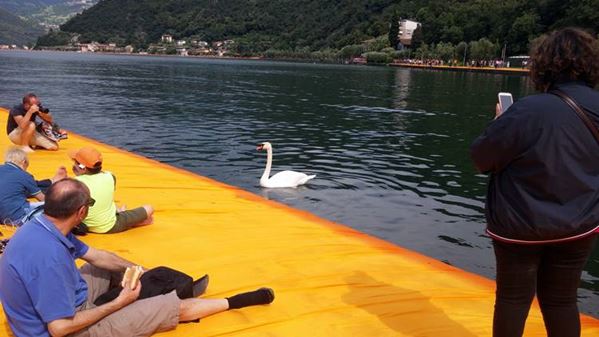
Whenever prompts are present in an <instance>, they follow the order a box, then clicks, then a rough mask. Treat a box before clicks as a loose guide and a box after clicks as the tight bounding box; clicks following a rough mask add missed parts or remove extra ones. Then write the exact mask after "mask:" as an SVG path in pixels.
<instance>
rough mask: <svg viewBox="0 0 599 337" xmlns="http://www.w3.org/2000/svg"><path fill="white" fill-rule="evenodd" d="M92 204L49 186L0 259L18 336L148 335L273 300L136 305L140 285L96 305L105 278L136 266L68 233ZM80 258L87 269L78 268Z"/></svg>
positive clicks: (1, 285)
mask: <svg viewBox="0 0 599 337" xmlns="http://www.w3.org/2000/svg"><path fill="white" fill-rule="evenodd" d="M93 203H94V200H93V199H92V198H91V197H90V194H89V190H88V188H87V187H86V186H85V185H84V184H83V183H81V182H79V181H77V180H74V179H64V180H61V181H59V182H57V183H54V184H53V185H52V186H51V187H50V188H49V189H48V192H47V193H46V203H45V205H44V214H43V215H40V216H39V217H37V218H35V219H33V220H31V221H29V222H27V223H26V224H24V225H23V226H22V227H21V229H20V230H19V231H17V233H16V234H15V235H14V236H13V237H12V239H11V241H10V243H9V244H8V246H7V247H6V251H5V252H4V256H3V257H2V259H0V299H1V300H2V305H3V308H4V312H5V313H6V316H7V318H8V322H9V324H10V327H11V329H12V331H13V333H14V334H15V335H16V336H17V337H25V336H28V337H29V336H50V335H51V336H65V335H69V336H77V337H80V336H86V337H87V336H90V337H96V336H97V337H105V336H112V337H121V336H122V337H128V336H150V335H151V334H153V333H155V332H160V331H167V330H171V329H174V328H176V326H177V324H178V322H186V321H194V320H197V319H199V318H202V317H206V316H209V315H213V314H216V313H219V312H222V311H225V310H230V309H239V308H243V307H246V306H251V305H260V304H268V303H271V302H272V301H273V300H274V292H273V291H272V289H269V288H260V289H258V290H256V291H252V292H247V293H242V294H238V295H235V296H232V297H229V298H225V299H199V298H186V299H180V298H179V297H178V293H177V292H176V291H175V290H173V291H171V292H169V293H166V294H164V295H158V296H154V297H149V298H144V299H138V297H139V296H140V293H142V287H145V285H143V282H142V283H138V284H137V285H136V286H133V289H131V288H132V287H131V286H130V284H124V286H123V287H122V290H121V291H120V293H119V294H118V295H117V297H116V298H114V299H112V300H111V301H109V302H107V303H105V304H101V305H96V304H94V302H95V301H96V299H97V298H98V297H100V296H101V295H102V294H103V293H106V292H107V291H109V290H110V283H111V282H110V280H111V275H112V274H114V273H123V272H124V271H125V270H126V269H127V268H128V267H133V266H134V264H133V263H131V262H129V261H127V260H125V259H123V258H121V257H119V256H117V255H115V254H113V253H109V252H107V251H103V250H99V249H94V248H92V247H89V246H87V245H86V244H85V243H83V242H81V241H79V240H78V239H77V238H76V237H75V236H74V235H73V234H71V230H72V229H73V228H74V227H75V226H77V225H78V224H79V223H80V222H81V220H83V219H84V218H85V217H86V216H87V212H88V209H89V205H90V204H93ZM78 258H81V259H83V260H84V261H86V262H87V263H88V264H85V265H83V266H82V267H81V269H77V267H76V265H75V259H78ZM148 273H149V272H148Z"/></svg>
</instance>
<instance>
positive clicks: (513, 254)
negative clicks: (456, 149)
mask: <svg viewBox="0 0 599 337" xmlns="http://www.w3.org/2000/svg"><path fill="white" fill-rule="evenodd" d="M530 60H531V62H532V67H531V69H530V76H531V80H532V82H533V83H534V85H535V87H536V89H537V90H538V91H539V93H538V94H535V95H531V96H528V97H525V98H523V99H521V100H519V101H517V102H515V103H514V104H513V105H511V106H510V107H509V108H508V109H507V110H506V111H505V112H502V110H501V109H499V108H497V109H496V118H495V120H494V121H493V122H491V123H490V124H489V125H488V126H487V128H486V129H485V131H484V132H483V134H482V135H481V136H480V137H478V138H477V139H476V140H475V141H474V143H473V144H472V146H471V155H472V159H473V161H474V163H475V164H476V167H477V168H478V170H479V171H480V172H485V173H490V180H489V187H488V190H487V200H486V205H485V208H486V209H485V213H486V217H487V234H488V235H489V236H490V237H491V238H492V240H493V248H494V251H495V260H496V265H497V270H496V273H497V277H496V283H497V290H496V297H495V313H494V317H493V336H495V337H520V336H522V334H523V332H524V326H525V322H526V318H527V316H528V312H529V310H530V306H531V303H532V301H533V298H534V297H535V295H536V296H537V298H538V301H539V306H540V307H541V312H542V314H543V320H544V322H545V328H546V330H547V335H548V336H551V337H578V336H580V333H581V327H580V315H579V312H578V306H577V290H578V286H579V284H580V277H581V274H582V271H583V268H584V266H585V264H586V262H587V260H588V259H589V256H590V254H591V252H592V251H593V249H594V248H593V247H594V246H595V242H596V241H597V233H599V129H598V126H599V92H598V91H597V90H595V89H594V88H595V87H596V86H597V85H598V84H599V63H598V62H597V60H599V41H597V39H596V38H595V37H594V36H593V35H591V34H589V33H587V32H585V31H583V30H581V29H577V28H564V29H561V30H558V31H555V32H552V33H550V34H548V35H546V36H544V37H542V38H541V39H539V40H538V41H537V42H536V43H535V45H534V47H533V49H532V52H531V57H530Z"/></svg>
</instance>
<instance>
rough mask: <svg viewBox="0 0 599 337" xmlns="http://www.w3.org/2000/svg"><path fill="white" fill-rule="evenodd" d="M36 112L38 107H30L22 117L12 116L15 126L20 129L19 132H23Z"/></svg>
mask: <svg viewBox="0 0 599 337" xmlns="http://www.w3.org/2000/svg"><path fill="white" fill-rule="evenodd" d="M38 111H39V107H38V106H37V105H32V106H31V108H29V110H27V112H26V113H25V115H24V116H21V115H16V116H15V115H13V116H12V117H13V118H14V119H15V122H17V124H18V125H19V128H21V130H25V129H26V128H27V125H28V124H29V122H31V117H32V116H33V114H34V113H36V112H38Z"/></svg>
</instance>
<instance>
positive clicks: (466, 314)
mask: <svg viewBox="0 0 599 337" xmlns="http://www.w3.org/2000/svg"><path fill="white" fill-rule="evenodd" d="M0 116H1V118H0V120H5V118H6V111H1V109H0ZM132 136H134V135H133V134H132ZM84 145H94V146H96V147H97V148H98V149H99V150H100V151H101V152H102V153H103V154H104V163H105V169H107V170H109V171H111V172H113V173H114V174H115V175H116V176H117V179H118V185H117V193H116V196H117V201H118V203H120V204H123V203H125V204H127V205H128V206H130V207H133V206H137V205H141V204H144V203H150V204H152V205H154V206H155V208H156V213H155V223H154V224H153V225H151V226H148V227H145V228H139V229H134V230H131V231H129V232H125V233H121V234H112V235H88V236H86V237H84V238H83V240H84V241H85V242H87V243H88V244H90V245H93V246H95V247H97V248H103V249H107V250H111V251H115V252H117V253H118V254H120V255H122V256H123V257H125V258H127V259H130V260H132V261H135V262H138V263H140V264H142V265H144V266H146V267H153V266H159V265H168V266H171V267H174V268H177V269H180V270H182V271H184V272H186V273H188V274H190V275H194V276H201V275H203V274H204V273H209V274H210V286H209V287H208V291H207V294H206V297H209V298H215V297H223V296H228V295H232V294H234V293H236V292H239V291H245V290H253V289H255V288H257V287H260V286H263V285H268V286H271V287H273V288H274V289H275V291H276V300H275V302H274V303H273V304H272V305H270V306H260V307H252V308H247V309H244V310H238V311H230V312H226V313H221V314H218V315H216V316H213V317H209V318H206V319H204V320H202V322H201V323H199V324H196V323H192V324H183V325H179V327H178V328H177V329H176V330H174V331H171V332H167V333H164V334H160V336H165V337H166V336H169V337H174V336H310V337H317V336H323V337H324V336H327V337H328V336H431V337H471V336H491V319H492V312H493V302H494V283H493V281H491V280H488V279H485V278H482V277H480V276H477V275H473V274H470V273H467V272H464V271H462V270H459V269H456V268H454V267H451V266H448V265H446V264H444V263H441V262H438V261H436V260H433V259H431V258H428V257H425V256H422V255H420V254H417V253H414V252H412V251H408V250H405V249H402V248H400V247H397V246H395V245H393V244H390V243H387V242H384V241H382V240H379V239H376V238H373V237H370V236H368V235H365V234H362V233H360V232H357V231H355V230H352V229H350V228H348V227H345V226H342V225H339V224H335V223H332V222H329V221H327V220H323V219H320V218H318V217H316V216H313V215H311V214H309V213H307V212H303V211H299V210H295V209H292V208H289V207H287V206H284V205H281V204H278V203H275V202H271V201H267V200H264V199H262V198H261V197H258V196H256V195H254V194H251V193H248V192H245V191H242V190H240V189H238V188H235V187H231V186H227V185H225V184H222V183H219V182H216V181H213V180H210V179H207V178H204V177H201V176H198V175H196V174H193V173H190V172H186V171H184V170H181V169H177V168H173V167H171V166H168V165H165V164H161V163H159V162H156V161H153V160H150V159H147V158H143V157H140V156H138V155H135V154H131V153H129V152H126V151H122V150H119V149H117V148H115V147H111V146H108V145H104V144H100V143H98V142H95V141H93V140H90V139H86V138H84V137H81V136H77V135H74V134H72V133H71V134H70V139H68V140H66V141H63V142H62V143H61V149H60V150H59V151H58V152H48V151H36V152H35V153H33V154H32V155H31V156H30V161H31V166H30V172H31V173H33V174H34V175H35V176H36V177H37V178H38V179H41V178H44V177H50V176H51V175H53V173H54V171H55V169H56V167H58V166H59V165H64V166H66V167H67V168H70V165H71V162H70V161H69V159H68V157H67V155H66V151H67V150H69V149H74V148H79V147H81V146H84ZM8 146H9V143H8V139H7V137H6V136H2V137H0V150H2V152H4V150H5V149H6V148H7V147H8ZM256 179H258V177H256ZM0 316H1V318H0V320H1V322H0V335H2V336H7V335H9V328H8V324H7V323H6V320H5V318H4V315H0ZM582 319H583V336H588V337H591V336H599V320H597V319H594V318H590V317H586V316H583V318H582ZM526 336H545V332H544V327H543V323H542V319H541V317H540V314H539V310H538V309H537V308H534V309H533V310H532V312H531V314H530V317H529V319H528V324H527V329H526Z"/></svg>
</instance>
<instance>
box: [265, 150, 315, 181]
mask: <svg viewBox="0 0 599 337" xmlns="http://www.w3.org/2000/svg"><path fill="white" fill-rule="evenodd" d="M256 150H258V151H262V150H266V152H267V154H268V159H267V161H266V168H265V169H264V173H263V174H262V178H260V186H262V187H267V188H280V187H297V186H299V185H303V184H305V183H306V182H308V180H310V179H313V178H314V177H316V175H311V176H309V175H307V174H304V173H300V172H295V171H283V172H279V173H277V174H275V175H273V176H272V177H270V178H269V176H270V168H271V167H272V145H270V143H268V142H266V143H262V144H260V145H258V147H257V148H256Z"/></svg>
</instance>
